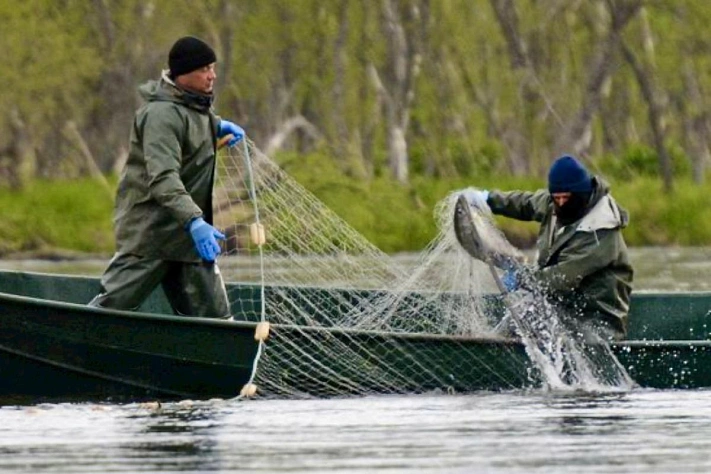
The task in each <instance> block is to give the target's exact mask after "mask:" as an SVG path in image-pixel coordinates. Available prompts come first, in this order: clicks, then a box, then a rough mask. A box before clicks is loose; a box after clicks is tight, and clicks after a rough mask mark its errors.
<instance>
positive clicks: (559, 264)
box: [469, 155, 633, 340]
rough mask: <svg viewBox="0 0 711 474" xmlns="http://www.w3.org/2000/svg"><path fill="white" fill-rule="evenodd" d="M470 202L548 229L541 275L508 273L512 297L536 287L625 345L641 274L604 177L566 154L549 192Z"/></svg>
mask: <svg viewBox="0 0 711 474" xmlns="http://www.w3.org/2000/svg"><path fill="white" fill-rule="evenodd" d="M469 198H470V199H472V200H475V201H478V204H479V205H483V204H484V203H486V205H487V206H488V207H489V208H490V209H491V211H492V212H493V213H494V214H498V215H502V216H506V217H511V218H513V219H518V220H522V221H536V222H540V223H541V227H540V230H539V233H538V240H537V242H536V247H537V251H538V252H537V259H536V266H535V269H534V270H533V271H532V272H531V274H529V275H527V276H526V278H522V275H521V274H520V273H521V272H520V269H510V270H509V271H508V272H507V273H506V274H505V275H504V279H503V281H504V283H505V285H506V287H507V289H508V290H509V291H514V290H516V289H517V288H518V287H519V286H520V285H522V284H523V285H524V286H525V285H526V280H527V279H528V280H529V282H535V284H536V286H537V287H539V288H543V289H544V291H545V292H546V294H547V295H548V296H549V297H550V298H551V299H552V300H553V301H555V302H556V304H558V305H562V306H563V307H564V308H565V309H567V314H571V315H572V316H573V318H574V320H576V321H577V322H580V323H582V325H584V326H585V327H589V328H590V327H592V328H594V331H595V332H596V333H597V334H599V335H601V336H602V337H603V338H605V339H608V340H609V339H615V340H619V339H623V338H624V337H625V335H626V331H627V313H628V311H629V304H630V294H631V291H632V277H633V270H632V266H631V265H630V261H629V257H628V252H627V246H626V244H625V241H624V239H623V237H622V229H623V228H624V227H626V226H627V223H628V221H629V218H628V214H627V211H625V210H624V209H622V208H621V207H620V206H619V205H618V204H617V203H616V202H615V200H614V199H613V198H612V196H611V195H610V188H609V186H608V185H607V183H605V182H604V181H603V180H602V179H601V178H599V177H597V176H593V175H591V174H590V173H589V172H588V171H587V170H586V169H585V167H584V166H583V165H582V163H580V162H579V161H578V160H577V159H575V158H574V157H572V156H570V155H564V156H561V157H560V158H558V159H556V160H555V161H554V162H553V164H552V165H551V167H550V170H549V172H548V189H540V190H538V191H535V192H528V191H508V192H503V191H496V190H492V191H485V190H479V191H474V192H473V193H471V194H470V195H469Z"/></svg>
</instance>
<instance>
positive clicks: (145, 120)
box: [114, 72, 219, 262]
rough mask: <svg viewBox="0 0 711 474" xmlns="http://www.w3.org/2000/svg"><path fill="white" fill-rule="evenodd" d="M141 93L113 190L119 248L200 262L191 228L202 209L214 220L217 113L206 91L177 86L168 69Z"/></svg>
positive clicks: (129, 252) (202, 212)
mask: <svg viewBox="0 0 711 474" xmlns="http://www.w3.org/2000/svg"><path fill="white" fill-rule="evenodd" d="M139 93H140V94H141V96H142V97H143V99H144V100H145V101H146V103H145V105H143V106H142V107H141V108H140V109H139V110H138V111H137V112H136V114H135V117H134V121H133V128H132V129H131V138H130V147H129V153H128V159H127V161H126V164H125V166H124V168H123V171H122V173H121V178H120V182H119V186H118V190H117V194H116V205H115V213H114V228H115V233H116V248H117V252H119V253H124V254H126V253H128V254H135V255H140V256H144V257H151V258H157V259H163V260H174V261H183V262H199V261H200V257H199V256H198V254H197V252H196V251H195V250H194V246H193V242H192V239H191V237H190V234H189V232H188V231H187V230H186V228H187V226H188V224H189V222H190V221H191V220H192V219H193V218H195V217H200V216H202V217H203V218H204V219H205V220H206V221H207V222H208V223H210V224H212V188H213V182H214V174H215V156H216V138H215V137H216V134H217V124H218V123H219V118H218V117H217V116H216V115H215V114H214V113H213V112H212V109H211V100H210V98H209V97H208V96H199V95H196V94H192V93H188V92H186V91H184V90H182V89H180V88H178V87H177V86H176V85H175V84H174V83H173V82H172V81H171V80H170V79H169V77H168V75H167V72H164V73H163V75H162V76H161V79H160V80H158V81H149V82H147V83H146V84H144V85H142V86H141V87H139Z"/></svg>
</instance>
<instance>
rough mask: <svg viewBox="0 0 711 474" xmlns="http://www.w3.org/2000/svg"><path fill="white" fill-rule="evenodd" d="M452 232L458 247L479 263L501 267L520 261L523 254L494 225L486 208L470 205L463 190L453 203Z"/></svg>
mask: <svg viewBox="0 0 711 474" xmlns="http://www.w3.org/2000/svg"><path fill="white" fill-rule="evenodd" d="M454 233H455V235H456V236H457V241H458V242H459V244H460V245H461V246H462V248H463V249H464V250H466V252H467V253H468V254H469V255H471V256H472V257H474V258H476V259H478V260H481V261H482V262H485V263H488V264H491V265H494V266H495V267H498V268H501V269H504V270H510V269H514V268H517V267H519V266H520V265H521V264H523V263H524V256H523V254H522V253H521V252H520V251H519V250H518V249H516V248H515V247H514V246H513V245H511V244H510V243H509V241H508V240H506V237H504V235H503V233H501V231H500V230H499V229H498V228H497V227H496V225H495V223H494V221H493V219H492V218H491V217H490V211H488V210H484V209H481V208H480V207H479V206H476V205H472V204H471V203H470V202H469V201H468V200H467V198H466V196H465V194H464V193H462V194H460V195H459V196H458V197H457V202H456V204H455V205H454Z"/></svg>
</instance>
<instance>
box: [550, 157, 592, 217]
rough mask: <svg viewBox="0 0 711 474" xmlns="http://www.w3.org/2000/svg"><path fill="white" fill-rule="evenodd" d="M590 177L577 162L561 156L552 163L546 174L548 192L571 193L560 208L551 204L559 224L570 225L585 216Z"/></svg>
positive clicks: (589, 190)
mask: <svg viewBox="0 0 711 474" xmlns="http://www.w3.org/2000/svg"><path fill="white" fill-rule="evenodd" d="M592 190H593V182H592V176H590V173H588V171H587V170H586V169H585V167H584V166H583V165H582V163H580V162H579V161H578V160H576V159H575V158H573V157H572V156H570V155H563V156H561V157H560V158H558V159H557V160H555V161H554V162H553V165H551V169H550V171H549V172H548V191H549V192H550V193H551V194H553V193H571V195H570V198H569V199H568V201H567V202H566V203H565V204H563V205H562V206H558V204H556V203H555V202H554V203H553V210H554V212H555V214H556V216H558V219H559V221H560V223H561V224H563V225H568V224H571V223H573V222H575V221H577V220H579V219H580V218H582V217H583V215H585V212H586V209H587V206H588V203H589V202H590V196H591V195H592Z"/></svg>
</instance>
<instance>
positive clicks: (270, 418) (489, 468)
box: [0, 248, 711, 473]
mask: <svg viewBox="0 0 711 474" xmlns="http://www.w3.org/2000/svg"><path fill="white" fill-rule="evenodd" d="M633 263H634V264H635V267H636V270H637V274H636V285H635V288H636V291H651V290H654V291H658V290H663V291H686V290H711V251H710V250H709V249H705V248H702V249H634V250H633ZM67 265H69V266H71V268H70V267H68V266H67ZM104 265H105V261H102V260H98V261H88V262H72V263H67V262H40V261H14V262H13V261H0V268H15V269H20V270H32V271H59V272H63V273H76V272H82V273H93V274H98V273H100V272H101V270H103V267H104ZM710 370H711V368H710ZM0 376H2V374H0ZM710 453H711V390H685V391H680V390H676V391H672V390H648V389H634V390H631V391H626V392H613V393H555V392H546V391H513V392H504V393H501V392H496V393H489V392H481V393H474V394H467V395H444V394H424V395H416V396H414V395H413V396H401V395H400V396H369V397H360V398H344V399H313V400H259V399H257V400H241V401H237V400H212V401H205V402H192V401H183V402H176V403H167V404H163V405H161V406H158V405H157V404H108V403H98V404H97V403H78V404H77V403H60V404H40V405H23V406H17V405H12V404H7V405H4V406H0V472H3V473H5V472H26V473H39V472H67V473H81V472H156V473H157V472H237V471H239V472H290V473H294V472H297V473H298V472H304V473H305V472H309V473H312V472H344V473H345V472H353V473H367V472H392V473H399V472H403V473H427V472H433V473H434V472H437V473H469V472H477V473H480V472H481V473H488V472H492V473H620V472H630V473H637V472H645V473H652V472H655V473H676V472H679V473H682V472H683V473H687V472H699V473H706V472H711V454H710Z"/></svg>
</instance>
